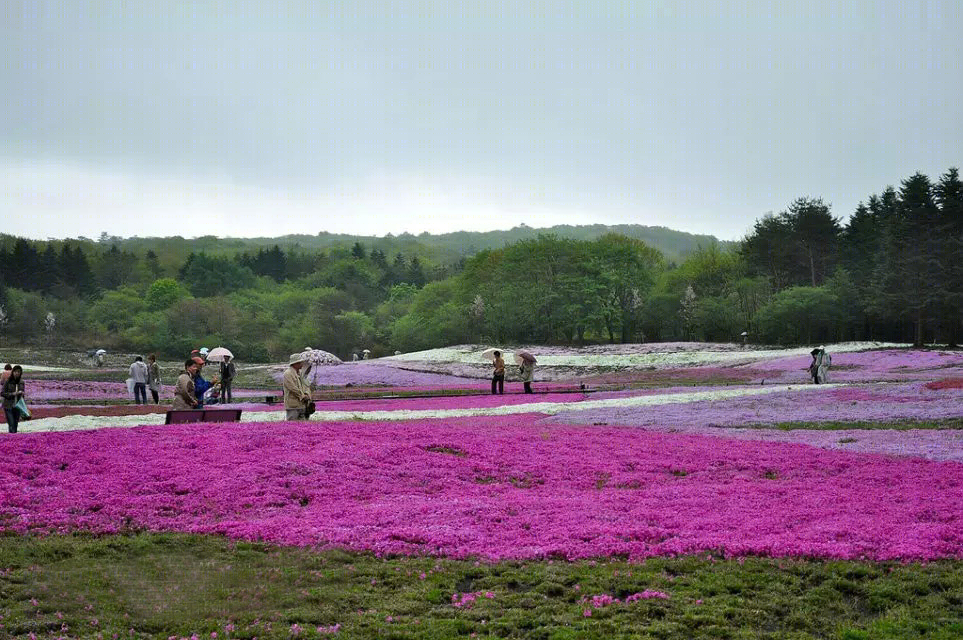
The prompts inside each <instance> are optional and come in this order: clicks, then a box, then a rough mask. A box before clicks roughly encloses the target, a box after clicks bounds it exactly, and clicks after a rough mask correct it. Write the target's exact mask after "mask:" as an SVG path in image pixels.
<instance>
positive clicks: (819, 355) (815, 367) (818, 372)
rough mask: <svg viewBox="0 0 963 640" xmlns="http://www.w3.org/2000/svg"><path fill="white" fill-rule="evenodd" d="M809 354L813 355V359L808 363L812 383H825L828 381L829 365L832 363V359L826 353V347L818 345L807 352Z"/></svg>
mask: <svg viewBox="0 0 963 640" xmlns="http://www.w3.org/2000/svg"><path fill="white" fill-rule="evenodd" d="M809 355H811V356H812V357H813V361H812V362H811V363H810V364H809V375H811V376H812V378H813V384H825V383H827V382H829V366H830V365H831V364H832V362H833V359H832V358H831V357H830V355H829V354H828V353H826V348H825V347H822V346H819V347H816V348H815V349H813V350H812V351H810V352H809Z"/></svg>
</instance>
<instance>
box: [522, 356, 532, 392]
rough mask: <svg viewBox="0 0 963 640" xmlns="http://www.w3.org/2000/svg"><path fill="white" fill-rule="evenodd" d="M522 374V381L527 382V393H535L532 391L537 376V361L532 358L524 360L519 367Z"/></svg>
mask: <svg viewBox="0 0 963 640" xmlns="http://www.w3.org/2000/svg"><path fill="white" fill-rule="evenodd" d="M519 370H520V372H521V374H522V382H524V383H525V393H534V391H532V380H533V379H534V378H535V363H534V362H532V361H531V360H522V366H521V367H519Z"/></svg>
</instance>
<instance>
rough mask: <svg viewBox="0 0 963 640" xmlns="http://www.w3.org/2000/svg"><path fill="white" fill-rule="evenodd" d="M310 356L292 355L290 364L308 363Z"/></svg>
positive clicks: (302, 354)
mask: <svg viewBox="0 0 963 640" xmlns="http://www.w3.org/2000/svg"><path fill="white" fill-rule="evenodd" d="M307 361H308V354H306V353H292V354H291V357H290V358H288V364H297V363H299V362H307Z"/></svg>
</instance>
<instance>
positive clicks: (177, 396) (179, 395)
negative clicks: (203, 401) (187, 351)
mask: <svg viewBox="0 0 963 640" xmlns="http://www.w3.org/2000/svg"><path fill="white" fill-rule="evenodd" d="M196 373H197V363H196V362H195V361H194V359H193V358H191V359H190V360H188V361H187V362H185V363H184V371H182V372H181V375H179V376H177V384H175V386H174V404H172V405H171V410H172V411H187V410H189V409H196V408H197V406H198V403H197V395H196V394H195V391H194V375H195V374H196Z"/></svg>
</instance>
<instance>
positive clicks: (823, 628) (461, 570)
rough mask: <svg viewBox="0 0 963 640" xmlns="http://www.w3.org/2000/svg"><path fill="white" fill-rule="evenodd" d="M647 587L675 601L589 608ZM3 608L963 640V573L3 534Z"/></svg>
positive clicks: (197, 627) (14, 615) (410, 634)
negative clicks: (442, 555) (517, 559)
mask: <svg viewBox="0 0 963 640" xmlns="http://www.w3.org/2000/svg"><path fill="white" fill-rule="evenodd" d="M647 589H649V590H658V591H662V592H665V593H667V594H669V596H670V597H669V598H668V599H665V600H664V599H646V600H639V601H636V602H632V603H628V604H611V605H608V606H605V607H603V608H600V609H594V608H593V607H592V605H591V603H590V602H589V603H586V602H584V601H583V599H584V598H586V597H587V598H588V599H589V600H591V597H592V596H595V595H602V594H606V595H609V596H612V597H615V598H619V599H622V600H624V599H625V597H626V596H628V595H630V594H633V593H636V592H642V591H645V590H647ZM469 592H471V593H479V594H480V595H479V596H478V598H477V600H475V602H474V604H473V605H472V606H471V607H469V608H456V607H454V606H453V605H452V602H451V598H452V594H454V593H469ZM485 592H491V593H492V595H493V597H492V598H488V597H485V595H484V594H485ZM587 610H588V611H590V613H591V616H586V615H585V612H586V611H587ZM0 611H2V618H0V624H2V625H3V626H2V627H0V637H11V638H14V637H29V634H30V633H34V634H36V636H37V637H38V638H56V637H71V638H75V637H83V638H96V637H103V638H105V639H111V638H114V637H115V634H117V635H116V637H118V638H143V637H156V638H164V639H166V638H168V637H169V636H177V637H190V636H191V635H192V634H194V633H196V634H197V636H198V638H202V639H210V638H214V636H213V635H212V634H213V633H216V634H217V636H216V638H217V639H218V640H223V639H224V638H253V637H257V638H291V637H294V636H295V635H296V636H297V637H300V638H318V637H333V638H470V637H499V638H545V639H549V638H554V639H566V638H572V639H575V638H579V639H581V638H586V639H591V638H598V639H603V638H604V639H608V638H774V639H775V638H780V639H785V638H793V639H802V638H839V639H849V640H856V639H863V638H865V639H867V640H868V639H874V640H875V639H882V638H905V639H907V640H908V639H911V638H912V639H916V638H939V639H947V640H949V639H951V638H961V637H963V562H959V561H956V562H950V561H944V562H934V563H929V564H925V565H920V564H906V565H903V564H898V563H883V564H876V563H864V562H828V561H813V560H786V559H782V560H773V559H764V558H746V559H744V560H743V561H739V560H716V559H713V558H711V557H709V556H707V555H700V556H687V557H680V558H656V559H651V560H648V561H646V562H641V563H628V562H624V561H620V560H600V561H597V562H593V561H582V562H576V563H569V562H562V561H554V562H552V561H540V562H528V563H499V564H490V563H485V562H474V561H453V560H445V559H434V558H424V557H421V558H387V559H380V558H376V557H374V556H372V555H368V554H351V553H345V552H341V551H326V552H312V551H309V550H304V549H292V548H278V547H272V546H269V545H261V544H252V543H241V542H231V541H228V540H225V539H222V538H216V537H200V536H184V535H167V534H160V535H156V534H151V535H148V534H142V535H132V536H105V537H91V536H52V537H47V538H35V537H21V536H14V535H6V536H0ZM293 625H297V626H293ZM334 625H340V628H339V629H338V631H337V632H336V633H330V631H332V630H333V628H334ZM319 627H321V628H322V631H320V632H319V630H318V628H319ZM472 634H476V635H475V636H473V635H472Z"/></svg>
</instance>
